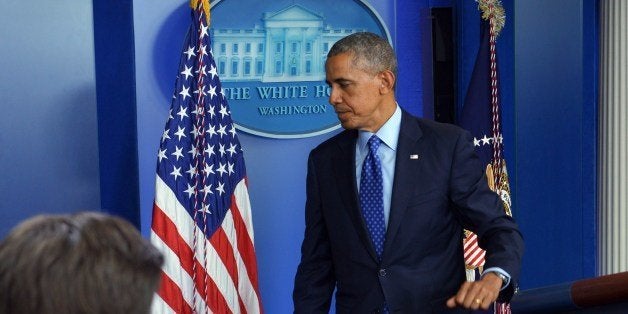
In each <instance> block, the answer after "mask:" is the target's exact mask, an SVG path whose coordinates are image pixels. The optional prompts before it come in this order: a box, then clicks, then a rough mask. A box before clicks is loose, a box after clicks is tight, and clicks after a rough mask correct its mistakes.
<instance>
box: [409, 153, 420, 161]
mask: <svg viewBox="0 0 628 314" xmlns="http://www.w3.org/2000/svg"><path fill="white" fill-rule="evenodd" d="M410 159H411V160H414V159H419V155H418V154H412V155H410Z"/></svg>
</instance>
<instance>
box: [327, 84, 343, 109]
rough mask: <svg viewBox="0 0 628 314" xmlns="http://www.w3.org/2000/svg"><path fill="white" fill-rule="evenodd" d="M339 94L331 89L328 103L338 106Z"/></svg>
mask: <svg viewBox="0 0 628 314" xmlns="http://www.w3.org/2000/svg"><path fill="white" fill-rule="evenodd" d="M339 94H340V93H338V92H337V91H336V89H335V88H331V92H330V93H329V103H330V104H332V105H333V106H335V105H337V104H339V103H340V101H341V97H340V95H339Z"/></svg>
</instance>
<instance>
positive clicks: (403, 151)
mask: <svg viewBox="0 0 628 314" xmlns="http://www.w3.org/2000/svg"><path fill="white" fill-rule="evenodd" d="M422 135H423V133H422V131H421V128H420V127H419V125H418V123H417V120H416V119H415V118H413V117H412V116H410V115H409V114H408V113H406V112H405V111H403V115H402V118H401V127H400V130H399V141H398V143H397V156H396V157H395V177H394V179H393V187H392V196H391V200H390V216H389V220H388V228H387V230H386V243H385V244H384V258H385V257H386V255H387V254H386V252H390V251H391V248H392V245H393V243H394V240H395V236H396V235H397V231H398V230H399V225H400V224H401V222H402V221H403V216H404V215H405V213H406V210H407V208H408V206H407V205H408V201H409V200H410V196H411V195H412V193H411V189H412V187H413V186H414V184H413V182H414V181H415V180H416V176H417V172H416V171H409V170H410V169H416V168H417V163H420V162H421V154H422V153H423V152H422V151H418V142H419V141H420V139H421V137H422ZM411 155H418V159H416V158H411V157H410V156H411Z"/></svg>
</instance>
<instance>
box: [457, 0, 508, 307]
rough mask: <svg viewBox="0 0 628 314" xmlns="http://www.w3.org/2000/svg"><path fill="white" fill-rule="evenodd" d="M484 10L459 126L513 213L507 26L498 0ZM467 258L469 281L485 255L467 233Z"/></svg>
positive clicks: (488, 0) (482, 2) (484, 3)
mask: <svg viewBox="0 0 628 314" xmlns="http://www.w3.org/2000/svg"><path fill="white" fill-rule="evenodd" d="M478 7H479V9H480V10H481V11H482V18H483V20H482V24H481V41H480V48H479V50H478V54H477V57H476V60H475V65H474V68H473V72H472V74H471V80H470V82H469V87H468V89H467V94H466V97H465V100H464V107H463V109H462V114H461V115H460V120H459V125H460V126H461V127H463V128H465V129H467V130H468V131H469V132H471V134H472V135H473V137H474V139H473V144H474V145H475V149H476V152H477V154H478V156H479V158H480V161H481V162H482V164H484V165H486V177H487V180H488V184H489V187H490V188H491V190H493V191H494V192H496V193H497V194H498V195H499V196H500V198H501V200H502V203H503V205H504V208H505V210H506V213H507V214H508V215H511V211H510V206H511V202H510V187H509V183H508V173H507V171H506V162H505V160H504V157H503V139H504V138H503V135H502V131H501V108H500V103H501V100H500V98H499V80H498V76H497V74H498V71H497V52H496V46H495V43H496V38H497V35H498V33H499V31H500V30H501V28H502V27H503V26H504V22H505V16H504V10H503V8H502V6H501V2H500V1H499V0H479V1H478ZM465 235H466V238H465V240H464V257H465V264H466V265H467V272H468V276H467V277H468V279H470V280H472V279H473V278H474V277H475V274H476V273H475V270H476V269H479V270H480V271H481V269H482V267H483V266H484V262H485V260H484V258H485V252H484V250H483V249H482V248H480V247H479V245H478V238H477V235H476V234H474V233H473V232H470V231H466V230H465ZM495 311H496V313H510V308H509V306H508V305H507V304H496V307H495Z"/></svg>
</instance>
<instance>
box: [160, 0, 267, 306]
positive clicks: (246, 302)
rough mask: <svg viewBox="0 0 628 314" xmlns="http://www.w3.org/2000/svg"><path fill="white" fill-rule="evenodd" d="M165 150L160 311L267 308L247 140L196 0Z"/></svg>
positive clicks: (202, 3) (202, 2)
mask: <svg viewBox="0 0 628 314" xmlns="http://www.w3.org/2000/svg"><path fill="white" fill-rule="evenodd" d="M191 6H192V25H191V26H190V29H189V31H188V34H187V37H186V40H185V44H184V47H183V53H182V54H181V57H180V63H179V70H178V75H177V79H176V83H175V91H174V95H173V98H172V102H171V108H170V115H169V117H168V120H167V122H166V127H165V130H164V132H163V134H162V136H161V142H160V146H159V152H158V154H157V155H158V156H157V176H156V182H155V202H154V205H153V221H152V225H151V242H152V243H153V244H154V245H155V246H157V247H158V248H160V249H161V251H162V252H163V253H164V256H165V263H164V267H163V269H162V276H161V278H162V280H161V285H160V288H159V291H158V293H157V296H156V297H155V298H154V302H153V307H152V312H153V313H253V314H257V313H262V302H261V299H260V294H259V284H258V276H257V262H256V257H255V247H254V245H253V243H254V241H253V221H252V216H251V206H250V202H249V194H248V187H247V181H246V169H245V167H244V157H243V154H242V148H241V146H240V142H239V140H238V137H237V134H236V130H235V127H234V124H233V121H232V119H231V111H230V110H229V105H228V104H227V100H226V99H225V96H224V94H223V93H222V85H221V83H220V80H219V78H218V75H217V73H216V72H217V71H216V63H215V61H214V58H213V56H212V49H211V40H210V33H209V3H208V1H207V0H192V1H191Z"/></svg>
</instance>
